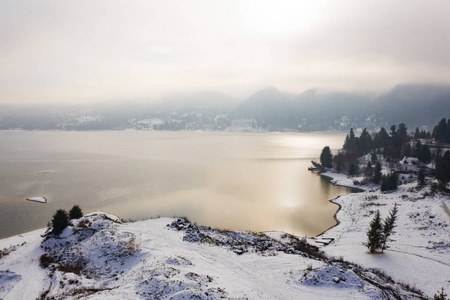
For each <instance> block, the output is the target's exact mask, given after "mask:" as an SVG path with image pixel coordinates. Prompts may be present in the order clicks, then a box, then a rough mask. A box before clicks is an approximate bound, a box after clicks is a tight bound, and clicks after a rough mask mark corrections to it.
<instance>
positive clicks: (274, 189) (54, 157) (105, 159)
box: [0, 130, 350, 238]
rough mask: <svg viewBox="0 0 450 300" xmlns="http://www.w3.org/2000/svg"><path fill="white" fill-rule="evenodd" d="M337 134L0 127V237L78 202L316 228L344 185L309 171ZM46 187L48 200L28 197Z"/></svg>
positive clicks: (326, 222)
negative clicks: (55, 129) (38, 201)
mask: <svg viewBox="0 0 450 300" xmlns="http://www.w3.org/2000/svg"><path fill="white" fill-rule="evenodd" d="M344 138H345V133H236V132H184V131H183V132H165V131H131V130H130V131H92V132H67V131H0V155H1V156H0V238H4V237H8V236H11V235H15V234H19V233H23V232H26V231H30V230H33V229H37V228H42V227H45V226H46V225H47V223H48V221H50V220H51V217H52V215H53V214H54V213H55V211H56V210H57V209H60V208H62V209H66V210H69V209H70V208H71V207H72V206H73V205H75V204H78V205H80V206H81V208H82V209H83V211H84V212H89V211H93V210H105V211H108V212H111V213H113V214H116V215H118V216H120V217H122V218H124V219H132V220H139V219H145V218H151V217H156V216H187V217H188V218H189V219H190V220H191V221H193V222H197V223H198V224H202V225H208V226H214V227H218V228H222V229H233V230H253V231H268V230H277V231H286V232H289V233H292V234H296V235H301V236H304V235H308V236H313V235H317V234H319V233H320V232H322V231H324V230H326V229H327V228H329V227H330V226H333V225H334V224H335V220H334V219H333V215H334V213H335V212H336V211H337V208H338V207H337V205H335V204H332V203H330V202H329V200H330V199H333V198H335V197H337V196H338V195H341V194H345V193H349V192H350V190H349V189H347V188H344V187H337V186H333V185H331V184H330V183H329V182H328V180H326V179H325V178H322V177H321V176H318V175H315V174H313V173H311V172H309V171H308V170H307V168H308V167H309V166H310V165H311V163H310V161H311V159H317V158H318V157H319V155H320V152H321V150H322V148H323V147H324V146H325V145H329V146H330V147H331V148H332V149H334V150H335V149H338V148H341V147H342V144H343V142H344ZM36 196H44V197H46V198H47V199H48V203H46V204H42V203H36V202H30V201H26V200H25V199H26V198H27V197H36Z"/></svg>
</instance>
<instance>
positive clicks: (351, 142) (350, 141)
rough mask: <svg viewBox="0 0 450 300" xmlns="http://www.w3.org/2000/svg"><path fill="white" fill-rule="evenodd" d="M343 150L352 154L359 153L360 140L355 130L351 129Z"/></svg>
mask: <svg viewBox="0 0 450 300" xmlns="http://www.w3.org/2000/svg"><path fill="white" fill-rule="evenodd" d="M343 148H344V149H345V150H347V151H350V152H357V151H358V138H357V137H356V136H355V132H354V131H353V128H350V133H349V134H347V136H346V138H345V143H344V146H343Z"/></svg>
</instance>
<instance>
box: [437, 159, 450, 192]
mask: <svg viewBox="0 0 450 300" xmlns="http://www.w3.org/2000/svg"><path fill="white" fill-rule="evenodd" d="M435 175H436V179H437V180H438V181H439V187H440V189H441V190H445V189H446V188H447V183H448V182H449V181H450V151H446V152H445V153H444V156H443V157H441V158H439V159H438V160H437V162H436V171H435Z"/></svg>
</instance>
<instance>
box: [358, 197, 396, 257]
mask: <svg viewBox="0 0 450 300" xmlns="http://www.w3.org/2000/svg"><path fill="white" fill-rule="evenodd" d="M397 212H398V209H397V204H395V205H394V208H393V209H392V210H391V211H390V212H389V216H387V217H386V219H385V220H384V222H382V221H381V217H380V211H379V210H377V212H376V213H375V217H374V218H373V220H372V221H371V222H370V227H369V230H368V231H367V238H368V240H367V244H366V246H367V248H369V252H370V253H383V251H384V250H385V249H387V248H388V246H387V245H386V243H387V241H388V238H389V236H391V235H392V234H394V233H395V232H394V227H395V221H396V220H397Z"/></svg>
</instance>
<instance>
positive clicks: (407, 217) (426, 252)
mask: <svg viewBox="0 0 450 300" xmlns="http://www.w3.org/2000/svg"><path fill="white" fill-rule="evenodd" d="M325 175H327V176H329V177H333V180H332V182H334V183H335V184H343V185H345V186H349V187H357V188H360V189H363V190H364V191H363V192H361V193H354V194H349V195H344V196H341V197H339V198H338V199H336V200H334V201H333V202H335V203H337V204H339V205H341V210H340V211H339V212H338V214H337V218H338V219H339V221H340V224H339V225H338V226H336V227H334V228H332V229H331V230H329V231H327V232H326V233H325V234H323V237H333V238H335V242H334V243H332V244H330V245H328V246H325V247H323V250H324V251H325V252H326V253H327V254H328V255H330V256H335V257H342V258H343V259H344V260H347V261H350V262H354V263H357V264H359V265H361V266H364V267H368V268H378V269H380V270H382V271H383V272H385V273H386V274H387V275H389V276H391V277H393V279H394V280H396V281H401V282H404V283H406V284H409V285H410V286H412V287H415V288H418V289H420V290H422V291H423V292H424V293H425V294H426V295H428V296H429V297H431V296H433V295H434V294H435V293H436V292H437V291H438V290H440V289H441V288H442V287H443V288H444V290H445V291H447V294H448V293H449V291H450V235H449V232H450V225H449V224H450V216H449V215H448V214H447V212H446V211H445V209H444V208H445V207H446V206H449V205H450V197H449V195H446V194H441V193H437V192H433V191H432V190H431V188H430V186H429V185H428V186H427V187H425V188H423V189H420V188H418V187H417V183H416V182H410V183H406V184H403V185H400V186H399V188H398V190H396V191H395V192H386V193H383V192H381V191H380V190H379V189H372V188H373V187H372V186H359V185H358V186H355V185H354V184H353V180H354V179H350V178H347V177H346V175H343V174H335V173H331V172H327V173H325ZM395 203H397V205H398V220H397V227H396V228H395V231H396V234H394V235H393V236H391V238H392V241H391V242H390V243H389V247H390V248H389V249H387V250H385V252H384V253H383V254H369V252H368V249H367V247H366V246H364V244H363V243H365V242H367V235H366V232H367V230H368V228H369V224H370V221H371V220H372V219H373V217H374V213H375V212H376V211H377V210H380V213H381V216H382V218H385V217H386V216H387V215H388V214H389V211H390V210H391V209H392V208H393V206H394V204H395Z"/></svg>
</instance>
